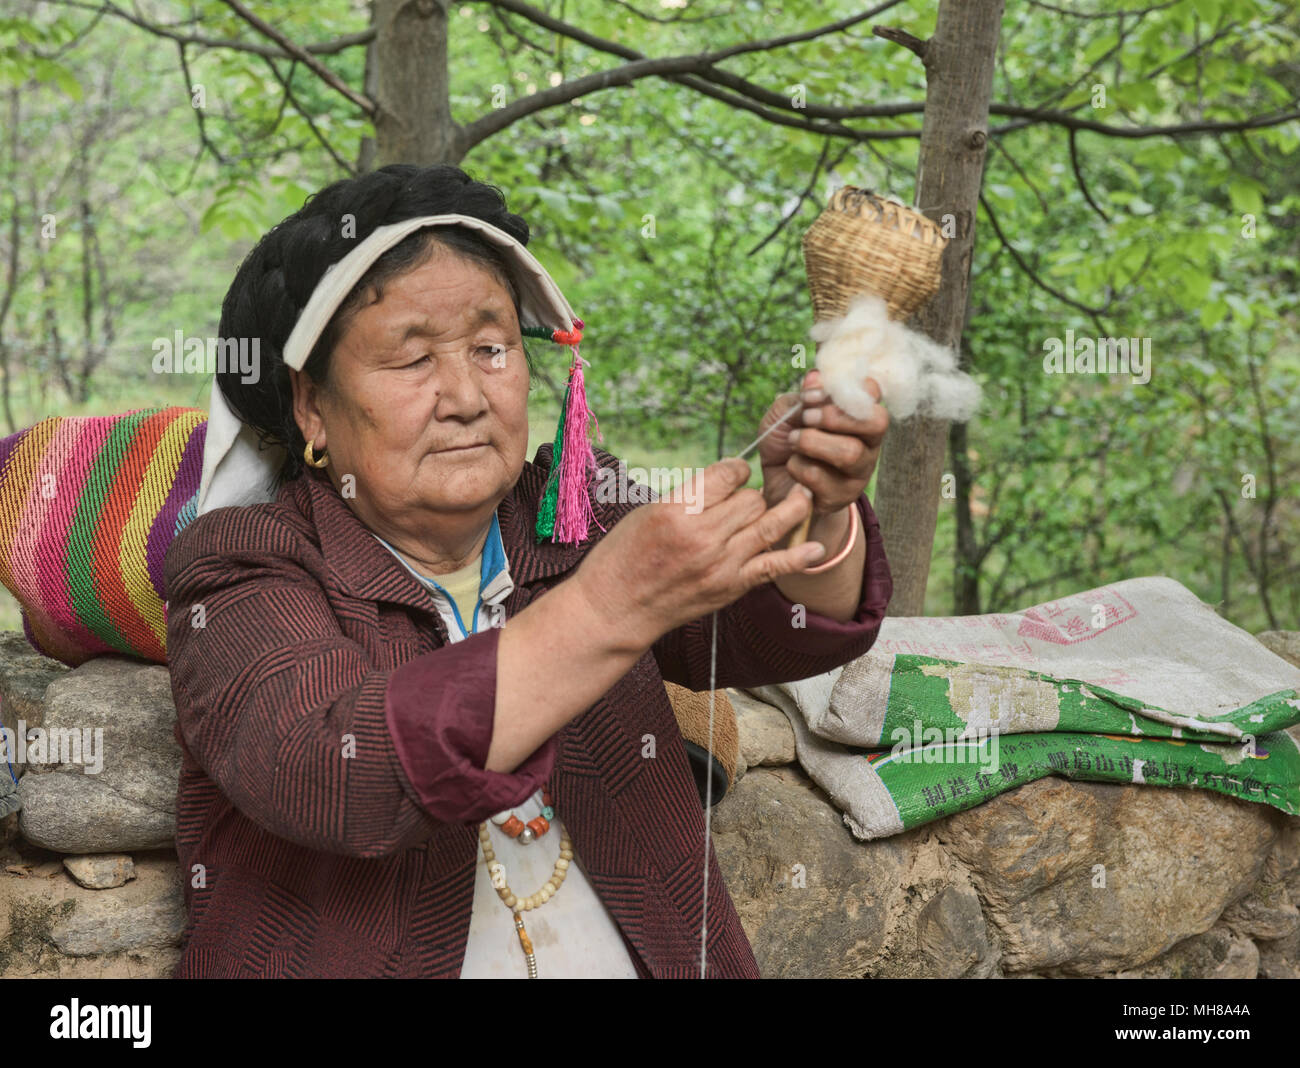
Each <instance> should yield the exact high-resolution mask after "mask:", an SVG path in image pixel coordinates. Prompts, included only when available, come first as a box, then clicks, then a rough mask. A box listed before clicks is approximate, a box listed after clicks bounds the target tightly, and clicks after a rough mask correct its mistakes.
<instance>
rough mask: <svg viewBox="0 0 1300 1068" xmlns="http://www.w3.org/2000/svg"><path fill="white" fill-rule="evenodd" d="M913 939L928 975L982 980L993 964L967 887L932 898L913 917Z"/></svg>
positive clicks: (994, 958) (992, 954)
mask: <svg viewBox="0 0 1300 1068" xmlns="http://www.w3.org/2000/svg"><path fill="white" fill-rule="evenodd" d="M916 936H917V946H918V948H919V950H920V951H921V953H922V954H923V955H924V957H925V958H926V960H927V962H928V967H927V968H926V974H928V975H934V976H938V977H939V978H942V979H986V978H988V976H989V975H991V974H992V973H993V968H994V966H995V965H996V964H997V954H996V953H995V952H994V950H993V947H992V946H991V945H990V943H989V935H988V926H987V924H985V922H984V913H983V912H982V911H981V910H980V900H979V897H978V895H977V894H976V893H975V891H974V889H973V888H972V887H971V886H970V885H969V884H967V885H953V886H949V887H946V888H945V889H943V890H941V891H940V892H939V894H938V895H937V896H936V897H934V898H932V899H931V900H930V901H929V902H928V903H927V904H926V906H925V907H924V908H923V909H922V910H921V914H920V916H918V917H917V923H916Z"/></svg>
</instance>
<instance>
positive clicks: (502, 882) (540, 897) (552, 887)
mask: <svg viewBox="0 0 1300 1068" xmlns="http://www.w3.org/2000/svg"><path fill="white" fill-rule="evenodd" d="M542 800H543V802H544V803H545V805H546V807H545V808H544V809H543V810H542V812H543V815H541V816H539V817H537V818H536V819H534V820H529V821H528V823H527V824H524V823H523V821H522V820H520V819H519V818H518V817H517V816H516V815H515V814H514V813H513V812H504V813H497V815H496V816H493V817H492V822H493V823H495V824H497V825H498V826H499V827H500V828H501V829H502V830H503V831H505V833H506V834H509V835H510V837H511V838H516V839H522V840H523V841H533V840H535V839H536V838H539V837H541V836H542V835H543V834H545V833H546V832H547V831H548V830H549V829H550V821H551V819H553V818H554V816H555V810H554V809H553V808H552V807H551V795H550V794H549V793H547V792H546V791H543V792H542ZM502 816H504V817H506V818H505V819H500V818H499V817H502ZM512 821H513V823H514V824H518V827H515V828H513V829H514V833H513V834H511V830H510V829H508V828H511V827H512ZM535 824H537V825H539V826H540V829H535V828H534V825H535ZM524 833H531V837H530V838H527V839H524V838H523V835H524ZM478 840H479V843H480V844H481V845H482V846H483V863H484V864H485V865H486V866H487V870H488V875H489V877H490V878H491V880H492V888H493V889H494V890H496V892H497V896H498V897H500V898H501V901H502V903H503V904H504V905H505V906H506V908H508V909H510V911H511V912H512V913H513V914H514V921H515V931H516V932H517V933H518V935H519V945H520V947H521V948H522V949H523V951H524V960H525V962H526V963H527V965H528V978H529V979H536V978H537V957H536V955H535V954H534V953H533V942H532V939H531V938H529V937H528V931H527V929H526V928H525V927H524V918H523V915H522V913H524V912H527V911H529V910H530V909H535V908H539V907H540V906H542V905H544V904H545V903H546V902H547V901H549V900H550V899H551V897H552V896H553V895H554V894H555V893H556V892H558V891H559V889H560V886H561V884H563V882H564V879H565V876H566V875H568V873H569V863H570V862H571V861H572V860H573V842H572V841H571V840H570V839H569V833H568V831H567V830H563V829H562V830H561V831H560V855H559V857H557V858H556V861H555V868H554V870H553V871H552V872H551V877H550V878H549V879H547V880H546V882H545V883H543V884H542V887H541V889H540V890H538V891H537V892H536V893H535V894H530V895H529V896H528V897H525V898H520V897H518V896H516V895H515V893H514V892H513V891H512V890H511V889H510V885H509V884H508V883H507V882H506V869H505V865H503V864H502V863H501V862H500V861H499V860H497V857H496V853H495V851H494V850H493V849H492V838H491V835H490V833H489V832H488V825H487V823H486V822H484V823H481V824H479V829H478Z"/></svg>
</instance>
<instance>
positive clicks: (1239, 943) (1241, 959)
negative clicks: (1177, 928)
mask: <svg viewBox="0 0 1300 1068" xmlns="http://www.w3.org/2000/svg"><path fill="white" fill-rule="evenodd" d="M1259 961H1260V954H1259V950H1258V949H1257V948H1256V946H1255V943H1254V942H1252V941H1251V940H1250V939H1249V938H1239V937H1237V936H1235V935H1234V934H1233V933H1232V932H1231V931H1229V930H1227V929H1226V928H1224V927H1214V928H1211V929H1210V930H1209V931H1206V932H1205V933H1204V934H1199V935H1193V936H1192V937H1191V938H1187V939H1184V940H1183V941H1182V942H1179V943H1178V945H1176V946H1174V948H1173V949H1171V950H1170V951H1169V952H1168V953H1165V954H1163V955H1162V956H1159V957H1157V958H1156V959H1155V960H1153V961H1152V962H1151V963H1150V964H1147V965H1145V966H1143V967H1141V968H1137V969H1132V970H1129V971H1121V972H1119V973H1117V975H1116V976H1115V977H1116V978H1117V979H1254V978H1256V976H1257V975H1258V974H1259Z"/></svg>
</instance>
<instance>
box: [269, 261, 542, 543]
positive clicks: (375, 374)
mask: <svg viewBox="0 0 1300 1068" xmlns="http://www.w3.org/2000/svg"><path fill="white" fill-rule="evenodd" d="M291 375H292V378H293V392H294V415H295V419H296V420H297V423H298V427H299V429H300V430H301V431H302V433H303V436H304V437H305V438H306V439H307V440H308V441H311V442H313V444H314V446H315V449H316V453H317V455H319V454H320V452H321V450H322V449H324V450H328V453H329V459H330V463H329V467H328V468H326V472H327V473H328V474H329V476H330V479H331V480H332V481H333V482H334V485H335V486H336V487H338V488H339V490H340V493H341V494H342V496H343V497H344V498H345V499H348V500H350V501H351V505H352V508H353V510H354V511H356V513H357V514H358V515H359V516H360V518H361V519H362V521H363V522H365V523H366V525H367V526H369V527H370V528H371V529H372V530H374V531H375V532H376V533H377V534H379V535H380V536H381V537H385V538H388V539H389V540H392V539H393V538H394V537H397V538H399V539H401V540H406V541H409V540H410V539H415V540H417V541H420V542H426V543H427V542H432V543H434V544H435V545H436V544H437V542H438V541H439V538H440V537H443V538H445V539H446V540H447V542H448V549H449V551H451V552H452V553H453V554H454V553H455V552H456V551H457V550H458V549H459V548H461V547H462V546H461V544H460V543H461V542H462V541H463V539H464V537H465V536H466V535H467V532H468V533H471V534H472V532H476V531H481V529H482V527H483V526H484V525H485V524H486V523H487V521H488V519H489V517H490V516H491V514H492V512H493V511H495V509H496V506H497V505H498V504H499V503H500V501H501V499H502V498H503V497H504V496H505V495H506V494H507V493H508V492H509V491H510V488H511V487H512V486H513V485H514V484H515V482H516V481H517V480H518V478H519V475H520V472H521V471H522V470H523V465H524V459H525V454H526V452H527V448H528V385H529V376H528V365H527V361H526V359H525V356H524V349H523V339H522V336H521V334H520V329H519V319H518V316H517V315H516V314H515V308H514V304H513V303H512V301H511V299H510V294H509V292H508V291H507V290H506V288H505V287H504V286H503V285H502V284H501V283H500V282H498V281H497V279H496V278H495V277H494V276H493V275H492V273H491V272H489V271H487V270H485V269H484V268H483V267H481V266H479V265H478V264H476V263H473V262H471V261H469V260H466V259H463V258H461V257H460V256H458V255H456V254H454V253H452V252H450V251H448V250H447V249H446V248H445V247H442V246H439V247H437V248H436V249H435V251H434V253H433V256H432V258H431V259H430V260H429V261H428V262H427V263H425V264H424V265H423V266H421V267H417V268H415V269H414V270H412V271H409V272H407V273H406V274H404V275H401V276H399V277H398V278H396V279H392V280H390V281H389V282H387V283H385V284H384V295H383V298H382V299H381V300H379V301H377V302H375V303H371V304H368V305H366V306H364V307H363V308H361V309H360V310H359V311H358V312H357V313H356V314H355V316H354V317H353V319H352V321H351V323H350V324H349V325H348V328H347V331H346V333H345V334H344V336H343V337H342V339H341V340H340V341H339V343H338V345H337V346H336V348H335V350H334V353H333V355H332V357H331V361H330V371H329V382H328V385H327V386H325V387H324V388H321V387H318V386H316V385H315V384H314V383H313V382H312V381H311V379H310V378H309V377H308V376H307V375H306V374H304V373H302V372H291ZM348 475H352V476H354V483H353V488H352V492H351V494H350V493H349V492H348V484H347V482H346V476H348Z"/></svg>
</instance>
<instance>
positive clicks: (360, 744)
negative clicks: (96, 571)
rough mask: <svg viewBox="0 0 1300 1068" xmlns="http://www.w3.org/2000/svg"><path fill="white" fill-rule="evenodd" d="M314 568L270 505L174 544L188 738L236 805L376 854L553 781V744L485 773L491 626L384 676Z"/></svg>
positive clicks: (201, 527)
mask: <svg viewBox="0 0 1300 1068" xmlns="http://www.w3.org/2000/svg"><path fill="white" fill-rule="evenodd" d="M314 554H315V555H314ZM320 572H321V566H320V558H319V555H318V553H317V552H316V549H315V547H314V546H313V545H312V544H311V543H310V540H309V539H308V538H307V537H305V536H304V535H303V533H302V532H301V531H299V530H296V529H294V528H293V527H292V525H290V524H286V523H285V522H283V521H282V520H280V519H278V518H277V517H276V515H275V513H274V509H268V508H262V507H251V508H224V509H217V510H215V511H213V512H210V513H207V514H206V515H204V516H200V517H199V518H198V519H196V520H195V521H194V522H193V523H191V524H190V526H188V527H187V528H186V529H185V530H184V531H182V532H181V534H180V535H179V536H178V537H177V538H176V540H175V541H174V542H173V543H172V545H171V547H170V549H169V551H168V556H167V562H166V582H167V592H168V618H167V637H168V658H169V666H170V672H171V681H172V691H173V696H174V698H175V701H176V710H177V716H178V720H179V726H180V731H181V734H182V737H183V740H184V743H185V745H186V748H187V749H188V751H189V752H190V753H191V755H192V756H193V757H194V759H195V760H196V761H197V762H198V763H199V765H200V766H201V767H202V768H203V770H204V771H205V772H206V773H207V775H208V776H209V777H210V778H211V779H212V780H213V781H214V782H215V783H216V784H217V786H218V787H219V788H220V789H221V791H222V792H223V793H224V794H225V795H226V797H227V798H228V799H229V800H230V801H231V803H232V804H233V805H234V806H235V807H236V808H238V809H239V810H240V811H241V812H243V813H244V814H245V815H246V816H247V817H248V818H249V819H251V820H253V821H254V822H255V823H257V824H258V825H259V826H261V827H263V828H265V829H266V830H267V831H269V832H271V833H272V834H275V835H277V836H278V837H281V838H285V839H288V840H290V841H292V842H295V843H297V844H299V845H302V846H305V847H307V848H310V849H316V850H321V851H325V852H330V853H338V854H343V855H348V856H355V857H379V856H384V855H387V854H391V853H396V852H400V851H402V850H404V849H407V848H410V847H411V846H413V845H416V844H418V843H419V842H421V841H423V840H424V839H426V838H428V837H429V836H430V835H431V834H433V833H434V832H435V831H436V830H437V829H438V827H439V826H440V823H452V822H464V823H469V822H476V821H479V820H482V819H485V818H487V816H489V815H490V814H491V813H493V812H497V811H500V810H501V809H502V808H506V807H510V806H512V805H514V804H517V803H518V802H519V801H521V800H523V799H524V798H525V797H527V796H529V795H530V794H532V793H533V792H534V791H535V790H536V789H537V788H538V787H539V786H540V785H541V783H542V782H543V781H545V779H546V777H547V775H548V774H549V773H550V770H551V767H552V766H553V763H554V759H555V752H554V742H553V741H549V740H548V742H547V743H545V744H544V745H543V746H541V747H539V748H538V750H537V751H536V752H535V753H534V754H533V755H532V756H531V757H530V758H529V759H528V760H527V761H525V763H524V764H522V765H521V766H520V767H519V768H517V769H516V770H515V771H513V772H510V773H497V772H487V771H485V770H483V765H484V764H485V763H486V760H487V750H488V746H489V745H490V743H491V736H492V728H493V721H494V708H495V699H496V649H497V639H498V638H499V633H498V632H497V631H495V630H492V631H487V632H484V633H481V634H477V635H473V636H471V637H470V638H468V639H466V640H465V641H462V642H457V643H455V644H453V645H449V646H445V647H442V648H438V649H434V650H432V651H429V652H426V653H422V654H420V655H418V656H416V657H414V658H412V659H411V660H409V661H407V662H406V663H404V664H401V665H400V666H397V667H393V668H391V669H389V670H382V669H380V668H377V667H376V666H375V664H374V660H373V657H372V656H371V655H370V654H369V653H368V651H367V650H366V649H365V648H363V647H362V646H361V645H360V644H359V643H358V642H356V641H354V640H352V639H350V638H349V637H348V636H346V635H345V634H344V633H343V631H342V629H341V627H340V624H339V620H338V618H337V616H336V614H335V609H334V606H333V605H332V604H331V601H330V597H329V595H328V593H327V591H326V589H325V588H324V586H323V585H322V582H321V580H320V577H319V575H320ZM362 608H363V609H369V610H370V611H373V608H372V607H371V606H366V605H363V606H362Z"/></svg>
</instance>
